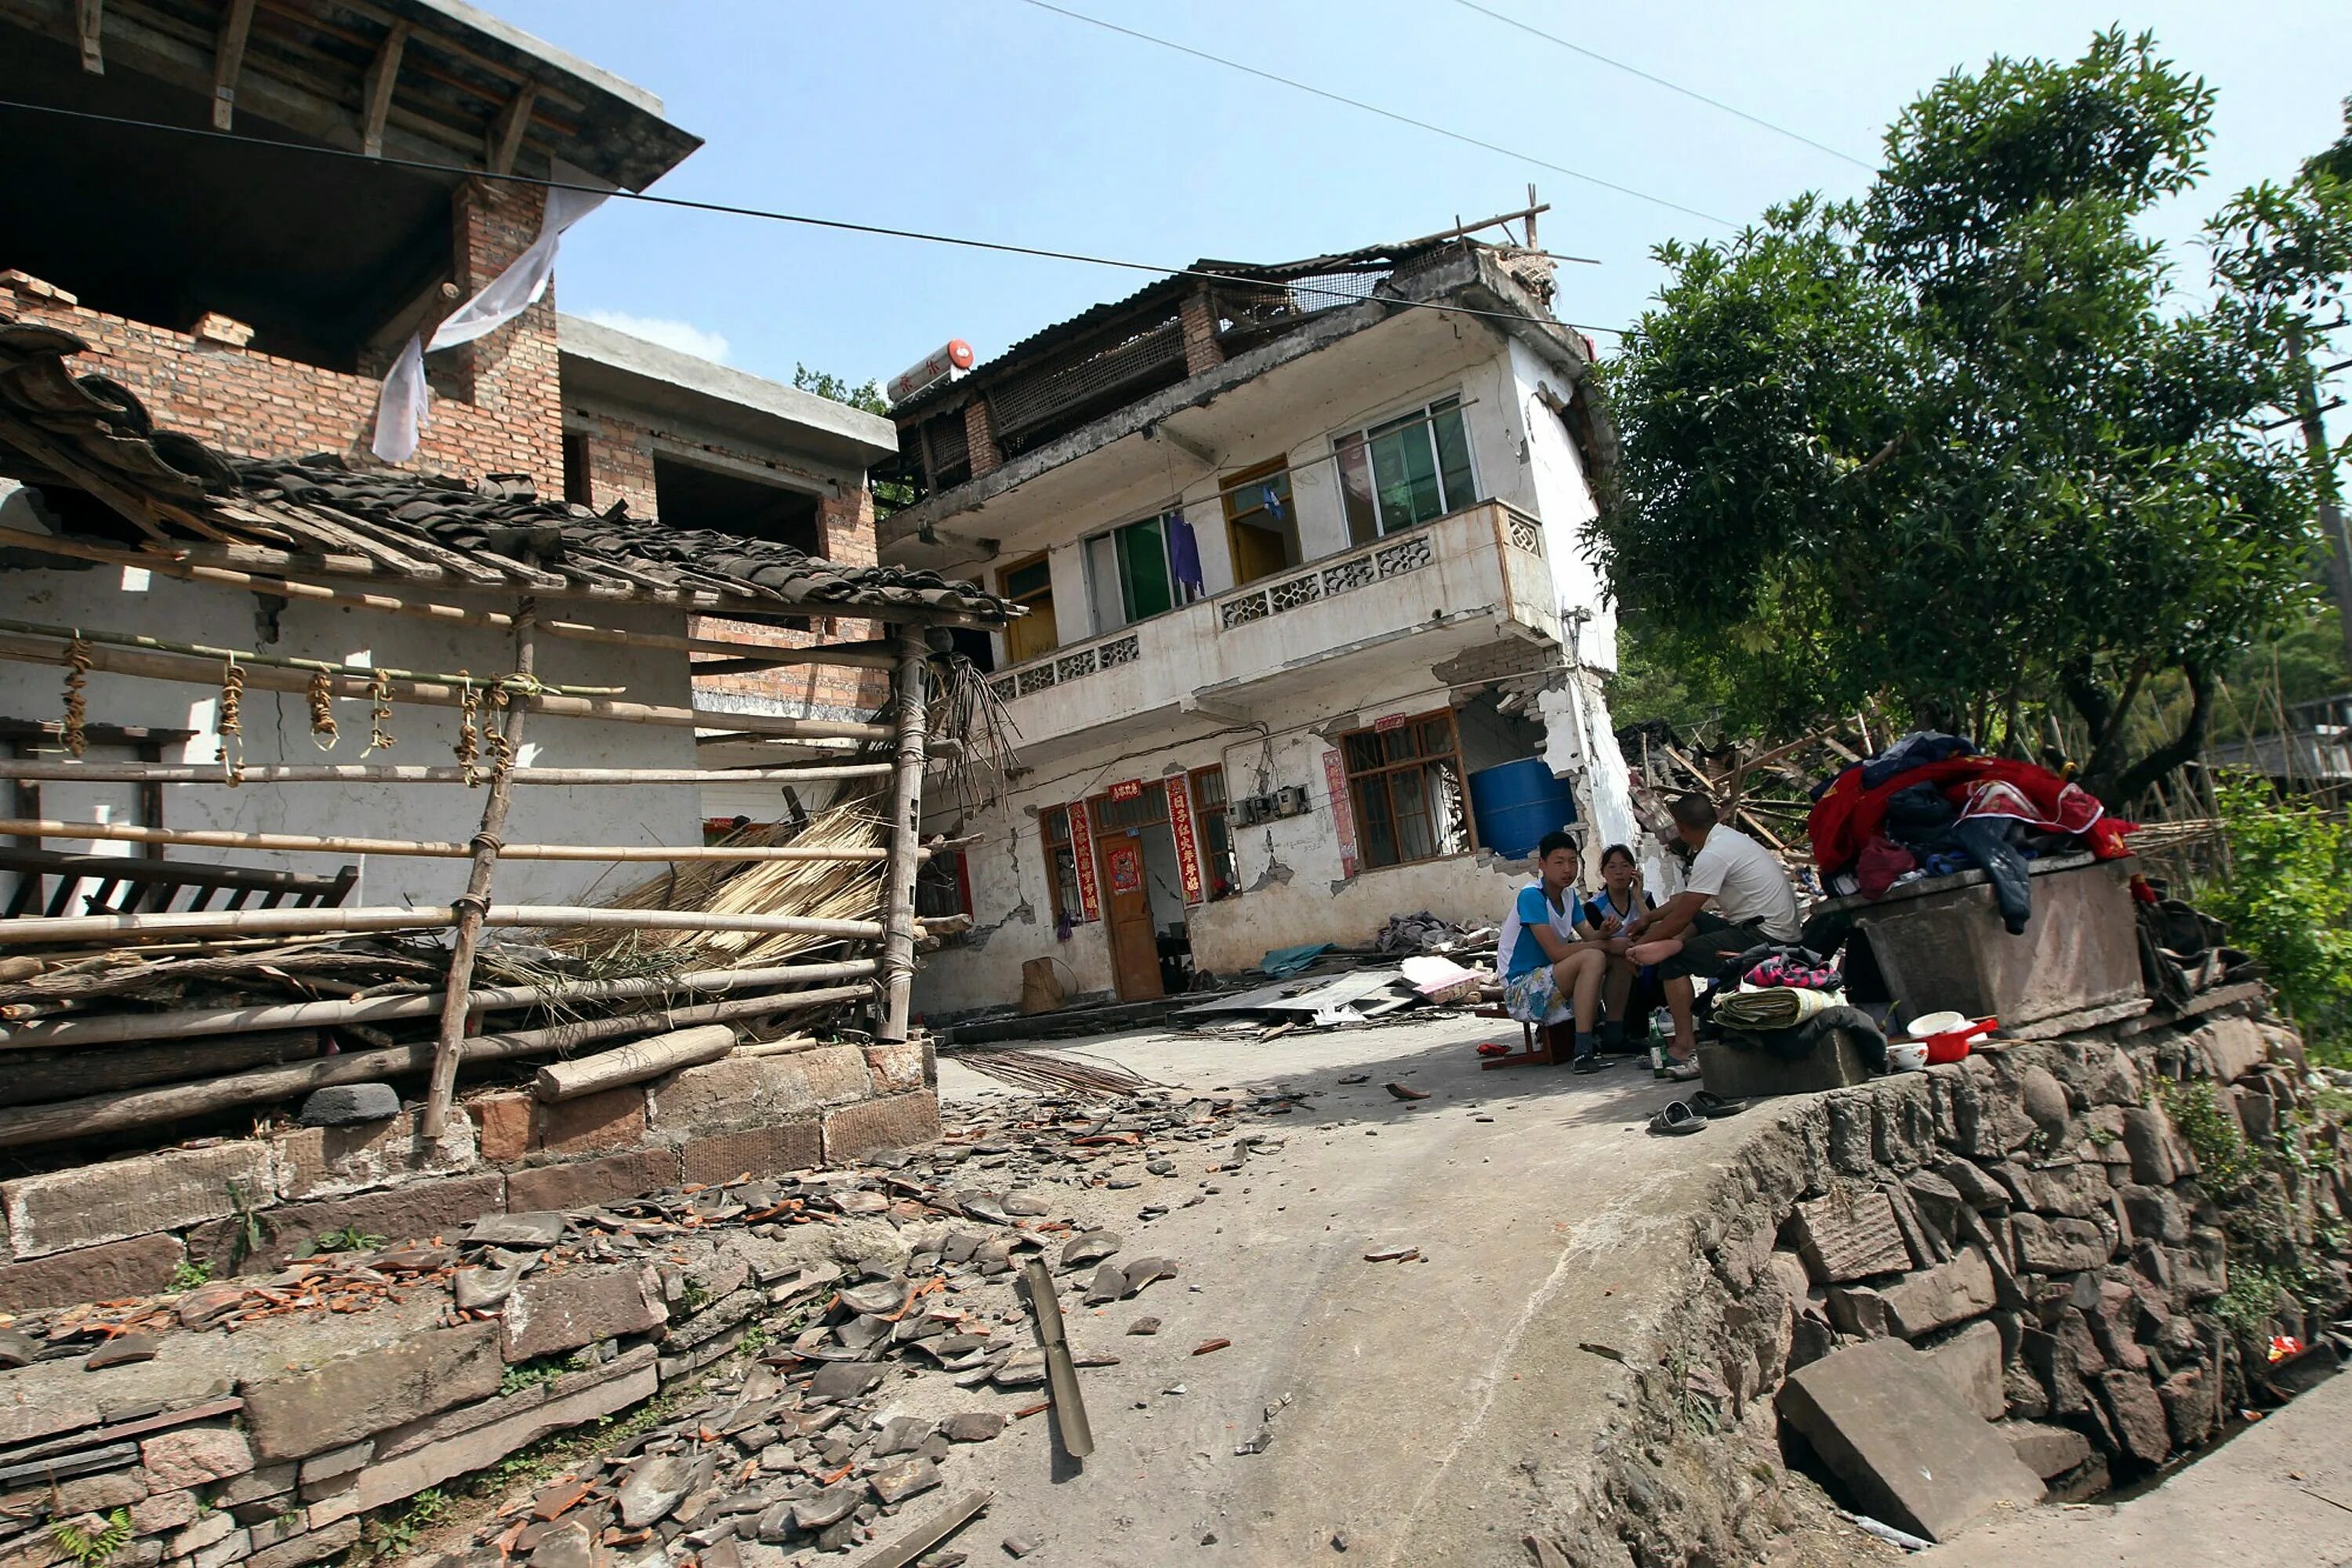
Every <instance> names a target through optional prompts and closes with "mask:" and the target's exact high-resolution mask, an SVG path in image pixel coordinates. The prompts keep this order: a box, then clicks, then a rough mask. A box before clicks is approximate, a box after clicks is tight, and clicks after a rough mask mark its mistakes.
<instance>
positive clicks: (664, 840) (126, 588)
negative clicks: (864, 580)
mask: <svg viewBox="0 0 2352 1568" xmlns="http://www.w3.org/2000/svg"><path fill="white" fill-rule="evenodd" d="M142 579H143V582H142ZM0 596H5V599H6V600H7V602H8V603H9V604H10V605H11V606H12V608H11V610H10V612H9V613H10V614H11V616H13V618H16V619H19V620H26V621H37V622H42V623H45V624H49V625H58V626H81V627H87V628H89V629H91V630H96V631H117V632H131V633H138V634H143V635H146V636H151V637H164V638H169V639H171V640H173V641H178V642H187V643H202V644H206V645H209V646H219V647H235V648H238V649H245V650H258V651H266V652H270V653H277V654H284V655H289V656H294V657H299V658H323V659H331V660H334V661H337V662H340V663H354V664H357V665H359V666H361V667H362V668H366V667H372V666H374V665H379V664H380V665H386V666H393V667H397V668H409V669H416V670H419V671H425V670H431V671H447V672H452V673H454V672H456V671H457V670H460V669H467V670H471V671H473V672H475V673H477V674H478V675H481V676H483V677H485V678H492V677H495V676H496V675H498V674H500V673H503V672H505V671H506V670H508V669H509V668H512V663H513V644H512V639H511V636H510V635H509V634H508V633H505V632H501V631H497V630H494V629H491V628H488V627H482V628H474V627H470V626H448V625H446V624H445V623H442V622H437V621H422V620H414V619H409V618H405V617H394V616H383V615H375V614H372V613H369V612H366V611H360V610H352V609H345V608H341V607H338V606H334V605H308V604H303V603H300V602H299V601H298V602H296V603H294V604H292V605H289V606H288V607H287V608H286V609H285V610H284V611H283V612H282V614H281V616H280V630H279V638H278V642H277V643H275V644H272V645H266V646H265V645H262V644H260V643H259V641H258V637H257V632H256V629H255V626H254V610H255V607H256V603H257V601H256V600H255V598H254V596H253V595H250V594H246V593H240V592H236V591H233V590H229V589H223V588H215V587H212V586H209V585H200V584H190V583H183V582H179V581H177V580H175V579H172V578H167V577H153V576H147V575H146V574H135V573H129V572H126V570H125V569H123V568H119V567H111V566H100V567H93V568H91V569H90V570H89V571H88V572H56V571H37V572H7V573H0ZM595 618H596V619H598V620H599V621H601V622H604V623H606V624H611V625H617V626H625V627H630V628H634V629H638V630H645V631H666V632H669V633H671V634H673V635H674V634H676V633H677V632H679V631H681V630H682V629H683V622H682V618H681V617H678V616H672V615H667V614H666V613H662V612H657V611H646V610H632V611H627V612H623V611H615V610H607V609H601V608H600V609H599V610H598V612H597V615H596V617H595ZM539 670H540V675H541V679H543V680H546V681H548V682H549V683H551V684H576V685H593V686H623V687H626V688H627V691H626V694H625V700H629V701H633V702H647V703H657V704H663V705H667V706H674V707H684V706H687V705H688V704H689V703H690V702H691V700H692V698H691V693H690V691H689V689H688V676H687V669H686V661H685V659H684V658H683V657H682V656H681V655H678V654H677V653H674V652H669V651H665V650H656V649H644V650H639V649H632V648H626V647H617V646H614V645H610V644H604V643H587V642H576V641H570V640H567V639H564V638H562V637H541V639H540V642H539ZM64 674H65V672H64V670H63V668H61V667H59V666H56V665H32V664H16V663H0V715H5V716H6V717H9V718H15V719H27V720H48V719H55V718H58V717H59V716H60V715H61V714H62V712H63V710H64V708H63V702H64V700H63V696H62V692H63V681H64ZM219 699H220V692H219V689H218V688H217V687H216V686H197V685H192V684H182V683H179V682H173V681H161V680H150V679H141V678H136V677H131V676H122V675H109V674H103V673H93V674H91V676H90V677H89V709H88V716H89V721H90V722H92V723H107V724H126V725H151V726H157V727H163V728H172V729H186V730H194V731H198V734H197V736H196V738H195V739H194V741H192V742H188V743H187V745H186V746H185V747H184V748H180V747H173V748H170V749H169V750H167V752H166V753H165V755H166V760H168V761H173V762H181V761H186V762H192V763H212V762H215V761H217V760H218V750H217V748H218V741H217V740H216V738H215V736H214V734H213V729H214V725H215V721H216V720H217V718H218V712H219ZM335 719H336V722H337V724H338V726H339V728H340V730H341V738H340V740H339V742H338V743H337V744H336V746H335V747H334V749H333V750H332V751H331V752H320V751H319V750H318V748H317V747H316V745H315V744H314V743H313V741H312V739H311V736H310V710H309V705H308V703H307V701H306V700H305V699H304V697H303V694H302V693H301V692H299V691H289V692H282V693H281V692H272V691H262V690H257V689H251V688H248V689H247V691H246V693H245V700H244V703H243V726H244V742H245V759H246V761H247V763H278V762H284V763H355V762H358V761H360V760H361V757H360V753H361V752H364V751H365V750H366V749H367V744H368V729H369V721H368V704H367V703H366V702H365V701H364V700H341V701H338V702H337V703H336V705H335ZM457 726H458V714H457V710H456V709H454V708H424V707H418V706H415V705H413V704H406V703H395V705H394V710H393V718H392V721H391V726H390V727H391V731H392V733H393V735H394V739H395V741H396V742H397V744H396V745H395V746H394V749H393V750H392V751H391V752H379V753H378V754H377V755H376V756H374V757H372V758H369V759H368V760H369V761H371V762H390V763H420V764H429V765H448V764H451V763H454V762H455V757H454V754H453V750H452V748H453V747H454V746H455V744H456V742H457ZM524 739H525V746H524V752H525V761H527V762H530V763H539V764H541V765H545V766H581V767H623V768H652V767H664V768H680V767H692V766H693V765H694V764H695V748H694V732H693V731H691V730H690V729H686V728H673V727H669V726H656V725H650V724H631V723H618V722H613V721H604V720H584V719H567V718H553V717H550V716H547V715H545V714H533V715H532V716H531V719H530V723H529V725H528V726H527V727H526V729H525V731H524ZM182 753H184V754H182ZM136 787H137V786H135V785H128V784H97V785H85V784H56V783H44V784H42V786H41V808H42V812H43V814H44V815H45V816H50V817H61V818H66V819H68V820H73V821H103V820H113V821H122V820H126V819H130V818H131V817H132V816H133V815H134V810H135V802H136V799H137V795H136ZM697 796H698V791H697V789H696V786H695V785H693V784H667V785H664V784H637V785H595V786H583V787H577V788H572V787H518V788H517V789H516V791H515V795H514V806H513V810H512V814H511V815H510V816H509V818H508V824H507V832H506V837H507V838H508V839H509V841H510V842H515V843H523V842H532V841H536V842H544V843H567V844H629V845H635V844H698V843H700V842H701V830H700V816H699V806H698V799H697ZM482 803H483V795H482V792H481V791H480V790H478V789H471V790H469V789H467V788H466V787H464V786H463V785H459V784H247V785H245V786H243V787H240V788H230V787H228V786H227V785H226V784H217V785H215V784H190V785H178V784H171V785H166V786H164V796H163V808H164V822H165V825H166V826H173V827H205V828H226V829H231V830H236V831H242V832H264V833H299V834H341V835H348V836H356V837H372V838H411V839H452V840H457V841H459V842H463V841H464V840H466V839H467V838H468V837H471V836H472V835H473V833H474V832H475V830H476V829H477V828H478V826H480V823H481V813H482ZM46 847H48V848H52V849H62V850H68V851H74V852H89V853H97V854H128V853H131V852H132V851H133V849H134V848H137V847H135V846H131V845H128V844H88V845H83V844H76V843H70V842H68V841H64V840H53V841H51V842H50V843H48V844H47V846H46ZM166 858H171V859H184V860H190V861H209V862H215V863H226V864H235V865H250V866H261V867H271V868H278V869H284V870H295V871H304V872H311V873H332V872H333V871H335V870H336V869H338V868H340V867H341V866H342V865H344V864H346V863H349V862H350V861H352V859H354V858H353V857H349V856H337V855H311V854H302V855H292V854H278V853H265V852H260V851H253V850H213V849H193V848H181V847H173V848H172V849H171V850H169V851H168V852H167V856H166ZM360 864H361V875H360V883H359V886H358V888H357V889H354V891H353V893H352V897H351V898H350V899H348V900H346V902H347V903H349V904H352V905H360V904H368V905H377V906H385V905H395V904H403V903H446V902H447V901H448V900H449V899H450V897H451V896H452V895H453V894H455V893H457V892H459V891H462V890H463V889H464V887H465V881H466V862H465V861H463V860H458V859H447V860H444V859H423V858H415V857H408V856H373V857H368V858H364V859H363V860H362V861H361V862H360ZM646 869H647V868H646V867H643V866H636V867H623V868H618V869H617V870H614V869H612V868H606V867H604V866H599V865H592V864H585V863H564V862H552V861H523V860H514V861H508V862H506V863H504V864H502V865H501V866H500V867H499V873H498V879H497V882H496V884H495V889H496V896H497V898H498V900H499V902H502V903H504V902H514V903H525V902H537V903H561V902H573V901H583V900H585V901H594V900H593V897H591V896H590V893H591V889H592V887H593V885H595V884H597V883H599V881H600V880H601V881H602V883H603V888H604V891H606V892H610V891H615V890H617V889H620V888H622V887H625V886H626V885H628V884H629V883H630V882H633V881H635V880H637V879H639V877H640V876H641V875H642V874H643V873H644V872H645V871H646Z"/></svg>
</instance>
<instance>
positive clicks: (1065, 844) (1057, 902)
mask: <svg viewBox="0 0 2352 1568" xmlns="http://www.w3.org/2000/svg"><path fill="white" fill-rule="evenodd" d="M1037 825H1038V826H1039V827H1041V828H1042V829H1044V831H1045V889H1046V891H1047V893H1048V894H1049V895H1050V896H1051V897H1052V899H1053V902H1054V929H1055V930H1056V931H1060V930H1062V929H1064V928H1065V927H1068V926H1074V925H1076V924H1077V923H1078V922H1079V921H1083V920H1085V919H1086V918H1087V911H1086V902H1085V900H1083V899H1081V898H1080V897H1079V895H1078V857H1077V853H1076V850H1074V849H1072V848H1071V847H1070V808H1069V807H1068V806H1066V805H1055V806H1048V807H1047V808H1046V809H1045V810H1044V811H1041V812H1039V813H1038V814H1037Z"/></svg>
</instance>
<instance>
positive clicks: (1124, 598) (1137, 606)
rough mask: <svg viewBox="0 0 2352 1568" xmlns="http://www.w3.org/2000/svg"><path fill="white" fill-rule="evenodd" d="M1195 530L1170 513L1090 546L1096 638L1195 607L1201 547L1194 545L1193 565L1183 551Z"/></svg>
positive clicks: (1113, 532)
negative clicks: (1137, 623)
mask: <svg viewBox="0 0 2352 1568" xmlns="http://www.w3.org/2000/svg"><path fill="white" fill-rule="evenodd" d="M1191 535H1192V526H1191V525H1190V524H1189V523H1187V522H1185V521H1183V514H1182V513H1181V512H1170V513H1167V514H1164V515H1162V516H1160V517H1148V518H1145V519H1144V520H1143V521H1141V522H1130V523H1128V524H1127V525H1125V526H1124V527H1121V528H1114V529H1112V530H1111V531H1109V532H1108V533H1097V534H1096V535H1095V536H1094V537H1093V538H1091V539H1089V540H1087V543H1086V551H1087V593H1088V594H1089V595H1092V597H1093V599H1094V612H1095V630H1096V631H1097V633H1100V632H1115V631H1117V630H1118V628H1119V627H1121V626H1131V625H1133V624H1134V623H1135V622H1137V621H1140V620H1147V619H1149V618H1150V617H1151V616H1158V615H1164V614H1165V613H1167V612H1168V611H1170V610H1172V609H1175V608H1176V607H1177V606H1178V605H1189V604H1191V603H1192V600H1193V598H1194V597H1195V596H1196V595H1197V593H1198V588H1197V584H1199V582H1200V547H1199V545H1198V544H1197V543H1193V544H1192V546H1191V550H1192V559H1191V560H1190V561H1189V562H1188V561H1186V560H1185V559H1184V547H1183V542H1184V541H1186V540H1188V539H1190V537H1191ZM1188 566H1189V567H1190V568H1191V570H1190V571H1189V572H1188V571H1186V570H1185V568H1186V567H1188Z"/></svg>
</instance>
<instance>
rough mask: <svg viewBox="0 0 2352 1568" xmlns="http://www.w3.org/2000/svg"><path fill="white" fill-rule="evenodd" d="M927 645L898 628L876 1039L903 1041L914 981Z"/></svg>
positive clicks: (914, 630)
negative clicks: (894, 769)
mask: <svg viewBox="0 0 2352 1568" xmlns="http://www.w3.org/2000/svg"><path fill="white" fill-rule="evenodd" d="M929 665H930V646H929V643H927V642H926V641H925V640H924V637H923V632H922V628H921V627H919V626H900V627H899V628H898V676H897V678H896V684H897V688H898V689H897V697H898V779H897V782H896V783H895V784H893V785H892V786H891V795H890V872H889V883H888V885H887V888H886V889H885V890H884V896H885V900H886V901H885V903H884V904H883V915H882V923H883V933H884V934H883V938H882V986H883V1010H882V1027H881V1030H880V1032H879V1033H878V1035H877V1038H879V1039H881V1040H884V1041H892V1042H895V1041H898V1040H903V1039H905V1038H906V1037H907V1016H908V998H909V994H910V993H911V990H912V987H913V984H914V978H915V870H916V867H917V865H918V863H919V848H920V847H921V844H922V819H923V727H924V723H925V721H926V720H927V719H928V717H929V704H928V701H927V699H926V697H925V693H924V677H925V675H926V674H927V673H928V671H929Z"/></svg>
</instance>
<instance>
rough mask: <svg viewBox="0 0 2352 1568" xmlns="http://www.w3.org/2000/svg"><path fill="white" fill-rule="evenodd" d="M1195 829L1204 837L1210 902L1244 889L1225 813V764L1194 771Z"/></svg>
mask: <svg viewBox="0 0 2352 1568" xmlns="http://www.w3.org/2000/svg"><path fill="white" fill-rule="evenodd" d="M1192 831H1193V832H1194V833H1196V834H1198V835H1199V836H1200V839H1201V875H1202V879H1204V880H1205V881H1206V882H1207V883H1208V889H1207V892H1208V895H1209V902H1211V903H1215V902H1216V901H1217V900H1219V899H1230V898H1232V897H1233V896H1234V894H1235V893H1238V892H1240V891H1241V890H1242V883H1241V868H1240V867H1239V866H1237V865H1236V864H1235V863H1234V835H1233V827H1232V825H1231V824H1230V823H1229V822H1228V821H1227V820H1226V816H1225V770H1224V769H1223V768H1201V769H1198V770H1196V771H1195V772H1194V773H1193V774H1192Z"/></svg>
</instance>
